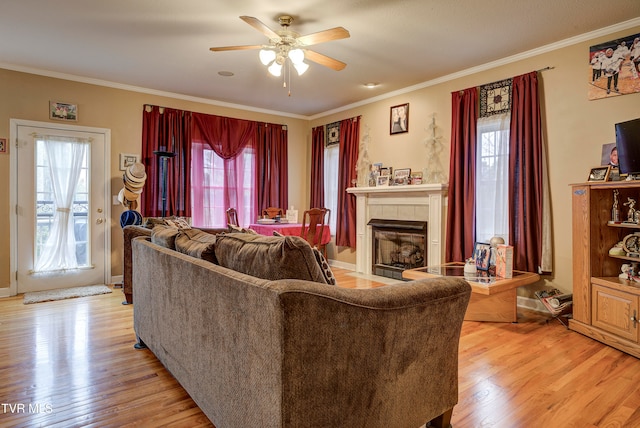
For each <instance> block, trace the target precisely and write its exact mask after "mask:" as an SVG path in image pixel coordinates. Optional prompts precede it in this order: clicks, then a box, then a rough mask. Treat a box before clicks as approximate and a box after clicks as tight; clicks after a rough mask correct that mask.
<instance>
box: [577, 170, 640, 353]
mask: <svg viewBox="0 0 640 428" xmlns="http://www.w3.org/2000/svg"><path fill="white" fill-rule="evenodd" d="M614 190H618V192H619V195H618V199H619V203H620V208H621V209H622V212H623V217H625V218H626V207H624V206H622V204H623V203H624V202H626V201H627V198H629V197H630V198H633V199H635V200H636V201H638V202H639V203H640V181H616V182H592V183H581V184H573V185H572V186H571V193H572V219H573V220H572V233H573V318H572V319H570V320H569V328H570V329H571V330H574V331H577V332H579V333H582V334H584V335H586V336H589V337H591V338H593V339H595V340H598V341H600V342H603V343H605V344H607V345H609V346H612V347H614V348H616V349H619V350H621V351H623V352H626V353H628V354H631V355H633V356H635V357H637V358H640V334H639V331H640V326H639V325H638V317H639V316H640V314H639V304H640V283H638V282H635V281H628V280H626V279H621V278H619V277H618V275H619V274H620V273H621V268H622V265H623V264H624V263H629V262H635V263H640V257H629V256H612V255H609V249H611V248H612V247H613V246H614V245H615V244H616V243H618V242H620V241H622V239H623V238H624V237H625V236H626V235H629V234H631V233H634V232H638V231H639V230H640V225H637V224H631V223H616V224H613V223H610V221H611V208H612V206H613V198H614ZM638 208H640V206H638Z"/></svg>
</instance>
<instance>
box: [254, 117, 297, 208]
mask: <svg viewBox="0 0 640 428" xmlns="http://www.w3.org/2000/svg"><path fill="white" fill-rule="evenodd" d="M257 132H258V144H257V147H256V187H255V188H256V189H258V191H257V192H256V193H257V200H256V207H257V209H258V210H263V209H265V208H267V207H278V208H282V209H283V210H286V209H287V207H288V206H289V173H288V171H289V167H288V165H289V156H288V149H287V141H288V131H287V127H286V126H283V125H275V124H268V123H263V124H260V125H258V126H257ZM254 218H257V217H254Z"/></svg>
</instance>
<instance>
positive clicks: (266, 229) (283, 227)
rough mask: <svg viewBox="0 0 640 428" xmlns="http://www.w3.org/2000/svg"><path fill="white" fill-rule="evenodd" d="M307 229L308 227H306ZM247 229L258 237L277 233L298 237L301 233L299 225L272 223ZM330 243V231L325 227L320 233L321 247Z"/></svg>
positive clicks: (250, 226) (255, 225)
mask: <svg viewBox="0 0 640 428" xmlns="http://www.w3.org/2000/svg"><path fill="white" fill-rule="evenodd" d="M307 227H308V226H307ZM249 229H253V230H255V231H256V232H258V233H259V234H260V235H265V236H273V232H278V233H280V234H281V235H285V236H300V232H301V231H302V224H301V223H272V224H250V225H249ZM329 241H331V230H329V226H327V225H325V226H324V230H323V231H322V239H321V240H320V244H321V245H327V244H328V243H329Z"/></svg>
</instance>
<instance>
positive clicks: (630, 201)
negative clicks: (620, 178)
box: [623, 198, 636, 223]
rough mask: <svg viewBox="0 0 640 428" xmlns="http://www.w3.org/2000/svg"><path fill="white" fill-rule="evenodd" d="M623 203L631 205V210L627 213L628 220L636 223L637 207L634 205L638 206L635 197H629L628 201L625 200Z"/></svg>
mask: <svg viewBox="0 0 640 428" xmlns="http://www.w3.org/2000/svg"><path fill="white" fill-rule="evenodd" d="M623 205H624V206H625V207H626V206H628V207H629V212H628V213H627V221H628V222H629V223H635V214H636V209H635V208H634V207H635V206H636V200H635V199H633V198H627V202H625V203H624V204H623Z"/></svg>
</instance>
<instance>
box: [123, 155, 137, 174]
mask: <svg viewBox="0 0 640 428" xmlns="http://www.w3.org/2000/svg"><path fill="white" fill-rule="evenodd" d="M137 162H140V156H138V155H132V154H129V153H120V171H125V170H126V169H127V168H129V167H130V166H131V165H133V164H134V163H137Z"/></svg>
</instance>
